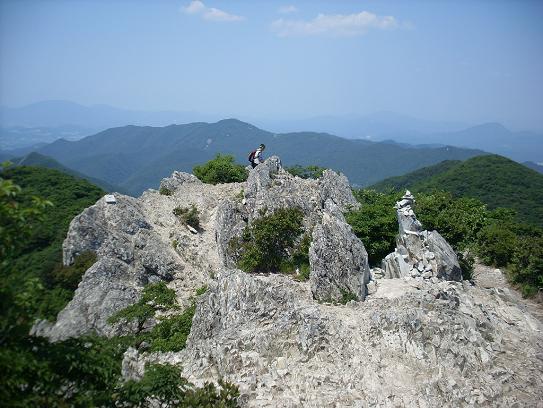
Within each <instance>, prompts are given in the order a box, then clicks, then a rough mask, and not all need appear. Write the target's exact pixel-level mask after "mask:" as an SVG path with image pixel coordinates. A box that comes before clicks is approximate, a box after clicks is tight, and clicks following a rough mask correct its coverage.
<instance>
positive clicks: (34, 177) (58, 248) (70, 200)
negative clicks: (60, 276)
mask: <svg viewBox="0 0 543 408" xmlns="http://www.w3.org/2000/svg"><path fill="white" fill-rule="evenodd" d="M1 177H2V178H4V179H7V180H11V181H13V182H14V183H15V184H17V185H19V186H20V187H21V188H22V192H21V193H20V194H19V200H20V202H21V203H28V202H31V200H32V197H33V196H38V197H41V198H44V199H46V200H49V201H50V202H51V203H52V206H51V207H48V208H47V209H46V210H45V212H44V215H43V218H42V220H41V221H40V220H37V221H35V222H32V223H31V225H30V228H31V234H30V237H29V238H28V239H27V240H26V241H25V242H24V243H22V248H21V250H20V251H19V252H18V253H17V254H16V256H15V257H14V258H13V259H11V260H9V268H8V269H11V270H13V271H24V274H25V277H26V278H33V277H36V278H39V279H40V280H41V281H42V282H43V284H44V285H45V286H46V287H47V285H48V284H50V283H51V279H52V273H53V270H54V268H55V267H56V266H57V265H58V264H59V263H61V262H62V241H63V240H64V238H65V237H66V232H67V231H68V226H69V224H70V221H71V220H72V219H73V217H75V216H76V215H77V214H79V213H80V212H81V211H82V210H83V209H84V208H86V207H88V206H90V205H92V204H94V203H95V202H96V200H97V199H98V198H100V197H101V196H102V195H103V194H104V191H103V190H102V189H100V188H99V187H97V186H94V185H92V184H91V183H89V182H88V181H86V180H83V179H80V178H77V177H74V176H71V175H69V174H66V173H64V172H61V171H58V170H55V169H48V168H43V167H31V166H20V167H12V168H9V169H7V170H4V171H2V172H1ZM19 283H20V282H19ZM71 294H72V292H71V291H69V290H64V288H58V289H57V290H56V291H54V292H51V296H50V299H49V300H47V299H42V300H43V304H44V306H43V307H42V310H41V312H42V313H43V314H44V315H51V314H53V316H54V315H55V314H56V312H58V307H63V304H64V303H65V302H67V301H68V300H69V298H70V297H71ZM43 295H44V297H47V294H43Z"/></svg>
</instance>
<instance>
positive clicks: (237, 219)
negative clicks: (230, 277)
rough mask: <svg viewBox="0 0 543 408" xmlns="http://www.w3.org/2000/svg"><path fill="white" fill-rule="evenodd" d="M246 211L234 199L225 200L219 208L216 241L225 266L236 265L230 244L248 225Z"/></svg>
mask: <svg viewBox="0 0 543 408" xmlns="http://www.w3.org/2000/svg"><path fill="white" fill-rule="evenodd" d="M244 213H245V211H244V209H240V208H239V205H238V204H236V202H235V201H233V200H225V201H223V202H222V203H221V204H220V205H219V207H218V208H217V217H216V222H215V231H216V241H217V250H218V253H219V257H220V258H221V260H222V265H223V266H227V267H234V266H235V262H234V259H233V257H232V254H231V253H230V252H231V251H229V247H228V244H229V242H230V240H231V239H232V238H234V237H236V236H240V235H241V233H242V232H243V229H244V228H245V226H246V225H247V223H246V219H244V217H246V215H244Z"/></svg>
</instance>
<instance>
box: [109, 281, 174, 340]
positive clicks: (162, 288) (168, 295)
mask: <svg viewBox="0 0 543 408" xmlns="http://www.w3.org/2000/svg"><path fill="white" fill-rule="evenodd" d="M175 306H176V301H175V291H174V290H173V289H170V288H168V287H167V286H166V283H165V282H163V281H161V282H157V283H152V284H150V285H147V286H146V287H145V288H144V289H143V292H142V295H141V298H140V300H139V301H138V302H137V303H134V304H133V305H130V306H128V307H125V308H124V309H122V310H120V311H119V312H117V313H115V314H114V315H113V316H111V317H110V318H109V319H108V322H109V323H117V322H119V321H121V320H126V321H136V322H137V324H138V327H139V329H140V330H141V329H142V328H143V324H144V323H145V322H146V321H147V320H148V319H150V318H151V317H154V315H155V312H156V311H157V310H167V309H172V308H175Z"/></svg>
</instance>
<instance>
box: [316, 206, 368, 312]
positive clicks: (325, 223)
mask: <svg viewBox="0 0 543 408" xmlns="http://www.w3.org/2000/svg"><path fill="white" fill-rule="evenodd" d="M333 206H335V204H333ZM309 264H310V268H311V272H310V275H309V283H310V285H311V292H312V293H313V297H314V298H315V299H317V300H319V301H333V302H338V301H341V300H342V298H343V297H344V296H345V295H347V294H352V295H354V296H355V297H356V299H358V300H364V299H365V297H366V283H368V281H369V276H370V270H369V265H368V254H367V252H366V249H365V248H364V244H363V243H362V241H360V239H358V237H357V236H356V235H355V234H354V233H353V232H352V229H351V227H350V225H349V224H347V223H346V222H345V220H343V219H341V218H339V217H337V216H336V215H334V214H333V213H331V212H329V211H325V212H324V214H323V217H322V223H321V224H319V225H317V226H316V227H315V229H314V230H313V241H312V243H311V246H310V248H309Z"/></svg>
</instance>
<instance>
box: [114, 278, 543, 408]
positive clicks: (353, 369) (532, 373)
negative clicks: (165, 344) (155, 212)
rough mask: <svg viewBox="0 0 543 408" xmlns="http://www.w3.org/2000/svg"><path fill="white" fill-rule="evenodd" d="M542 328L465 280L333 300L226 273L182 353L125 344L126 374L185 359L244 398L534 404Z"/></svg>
mask: <svg viewBox="0 0 543 408" xmlns="http://www.w3.org/2000/svg"><path fill="white" fill-rule="evenodd" d="M541 328H542V325H541V323H540V322H539V321H537V320H536V319H534V318H533V317H531V316H530V315H529V314H526V313H525V312H524V311H522V310H521V308H519V307H518V306H517V305H515V304H511V303H508V302H506V298H505V297H504V296H503V295H502V294H500V293H497V292H495V291H488V290H485V289H481V288H478V287H475V286H471V285H470V284H468V283H460V282H454V281H452V282H450V281H440V282H439V283H437V284H432V283H430V282H428V281H424V280H423V281H416V280H410V281H405V280H403V279H382V280H380V281H379V286H378V289H377V292H376V293H375V294H374V295H372V296H369V297H368V298H367V299H366V301H365V302H355V303H351V304H348V305H346V306H342V305H325V304H320V303H318V302H315V301H314V300H313V299H312V294H311V291H310V288H309V287H308V285H307V284H306V283H300V282H295V281H293V280H292V279H289V277H287V276H281V275H270V276H262V275H248V274H245V273H243V272H241V271H236V270H230V271H224V272H221V273H220V274H219V275H218V276H217V279H216V280H214V281H213V282H211V283H210V286H209V289H208V292H207V293H206V294H205V295H203V296H202V297H201V298H200V299H199V301H198V304H197V308H196V314H195V316H194V319H193V325H192V330H191V334H190V336H189V339H188V342H187V348H186V349H185V350H183V351H182V352H180V353H166V354H148V353H138V352H136V351H135V350H130V351H129V352H127V355H126V359H125V362H126V364H124V365H123V367H124V368H125V375H126V376H127V377H131V378H138V377H139V376H141V375H142V374H143V371H144V365H145V363H146V362H170V363H175V362H181V363H182V365H183V367H184V375H185V376H187V377H188V379H189V380H190V381H192V382H195V383H196V384H201V383H202V382H204V381H213V380H217V379H218V378H224V379H226V380H228V381H231V382H234V383H236V384H237V385H238V386H239V387H240V391H241V397H240V403H241V406H243V407H298V406H308V407H328V406H338V407H339V406H356V407H366V406H378V407H397V406H405V407H411V406H418V407H435V406H451V407H452V406H454V407H464V406H465V407H468V406H489V407H490V406H514V405H515V404H518V406H536V405H537V401H540V399H541V398H542V397H543V391H542V390H543V378H542V377H541V372H542V371H541V370H542V369H543V357H542V355H541V352H542V347H543V344H542V342H543V339H542V336H541V332H540V330H541Z"/></svg>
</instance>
